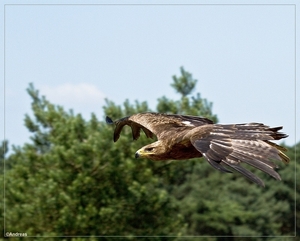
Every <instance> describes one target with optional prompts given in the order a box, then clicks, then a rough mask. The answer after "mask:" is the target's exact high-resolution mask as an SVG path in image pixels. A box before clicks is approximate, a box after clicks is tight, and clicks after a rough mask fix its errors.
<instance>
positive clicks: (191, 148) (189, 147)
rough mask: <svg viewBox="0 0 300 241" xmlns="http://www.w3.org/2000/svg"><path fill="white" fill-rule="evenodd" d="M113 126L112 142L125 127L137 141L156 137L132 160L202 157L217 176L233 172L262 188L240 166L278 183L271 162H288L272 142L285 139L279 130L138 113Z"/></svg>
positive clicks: (256, 180) (108, 119)
mask: <svg viewBox="0 0 300 241" xmlns="http://www.w3.org/2000/svg"><path fill="white" fill-rule="evenodd" d="M106 122H107V123H108V124H115V125H116V127H115V130H114V138H113V139H114V141H115V142H116V141H117V140H118V139H119V137H120V133H121V130H122V128H123V127H124V126H125V125H128V126H130V127H131V129H132V136H133V139H134V140H137V139H138V138H139V136H140V131H141V130H143V131H144V133H145V134H146V136H147V137H150V138H153V137H154V135H156V137H157V141H156V142H153V143H151V144H149V145H146V146H144V147H142V148H141V149H139V150H138V151H137V152H136V153H135V157H136V158H139V157H143V158H149V159H151V160H154V161H164V160H184V159H190V158H199V157H202V156H204V157H205V159H206V160H207V161H208V163H209V164H210V165H212V166H213V167H214V168H216V169H217V170H219V171H221V172H231V171H230V170H228V169H227V168H226V167H229V168H230V169H234V170H236V171H238V172H240V173H241V174H243V175H244V176H245V177H247V178H248V179H250V180H251V181H253V182H255V183H257V184H259V185H261V186H264V183H263V181H262V180H261V179H260V178H258V177H257V176H255V175H254V174H253V173H252V172H250V171H249V170H247V169H245V168H244V167H242V166H241V165H240V163H241V162H244V163H247V164H249V165H251V166H253V167H255V168H258V169H260V170H261V171H263V172H265V173H267V174H269V175H270V176H272V177H274V178H275V179H277V180H281V178H280V176H279V174H278V173H277V172H276V171H275V170H274V169H275V168H277V166H276V165H275V164H274V163H273V162H272V161H271V160H282V161H283V162H285V163H288V162H289V158H288V157H287V156H286V155H285V154H284V153H283V152H284V151H286V149H285V148H284V147H281V146H279V145H277V144H275V143H273V142H271V141H272V140H280V139H282V138H285V137H287V136H288V135H286V134H284V133H281V132H278V131H279V130H281V129H282V127H273V128H270V127H269V126H266V125H264V124H261V123H248V124H225V125H223V124H214V123H213V121H211V120H209V119H206V118H202V117H198V116H188V115H175V114H160V113H152V112H147V113H139V114H134V115H131V116H127V117H124V118H122V119H119V120H116V121H112V120H111V118H109V117H108V116H107V117H106Z"/></svg>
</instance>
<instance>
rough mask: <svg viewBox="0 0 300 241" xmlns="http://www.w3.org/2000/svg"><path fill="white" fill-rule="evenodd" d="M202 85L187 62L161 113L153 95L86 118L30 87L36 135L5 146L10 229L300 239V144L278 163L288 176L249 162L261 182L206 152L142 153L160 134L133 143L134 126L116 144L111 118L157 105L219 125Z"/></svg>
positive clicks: (40, 235)
mask: <svg viewBox="0 0 300 241" xmlns="http://www.w3.org/2000/svg"><path fill="white" fill-rule="evenodd" d="M196 85H197V80H196V79H193V77H192V75H191V74H190V73H188V72H187V71H185V70H184V69H183V68H181V75H180V76H179V77H178V76H173V79H172V83H171V86H170V88H173V89H174V91H176V93H178V99H176V100H172V99H169V98H168V97H167V96H162V97H161V98H159V99H158V100H157V106H156V109H154V110H152V109H150V108H149V106H148V105H147V102H146V101H144V102H140V101H135V102H133V103H132V102H130V101H129V100H125V101H124V103H123V104H122V105H117V104H115V103H114V102H113V101H112V100H106V104H105V106H104V107H103V109H104V116H102V117H100V118H97V117H96V115H95V114H92V115H91V118H90V119H89V120H85V119H83V117H82V116H81V115H80V114H74V113H73V111H69V110H68V111H66V110H65V109H64V108H63V107H62V106H59V105H55V104H53V103H50V102H49V101H48V100H47V99H46V97H44V96H43V95H42V93H41V94H40V93H39V91H38V90H37V89H35V87H34V85H33V84H30V85H29V87H28V89H27V92H28V94H29V95H30V97H31V100H32V103H31V107H32V113H29V114H27V115H26V116H25V119H24V123H25V126H26V128H27V129H28V131H30V132H31V139H30V140H28V142H27V143H25V144H24V145H23V146H13V145H12V147H10V143H9V142H8V141H6V140H3V141H2V145H1V150H0V153H1V156H0V161H1V165H0V168H1V180H3V181H4V185H1V189H2V192H3V194H4V195H3V198H4V204H5V205H1V209H2V210H1V215H2V219H3V220H4V223H2V224H1V225H2V227H1V229H2V233H4V235H5V234H6V233H7V232H12V233H15V232H19V233H26V234H27V236H34V237H36V239H37V240H43V239H44V237H52V238H50V239H53V240H54V239H55V238H54V237H64V238H62V239H64V240H73V239H74V240H75V237H76V236H81V238H80V239H84V236H85V237H86V238H89V239H91V240H116V237H115V236H123V237H122V238H118V239H117V240H125V239H126V240H134V239H136V237H137V236H144V237H143V238H139V239H142V240H190V238H189V237H195V236H199V237H198V238H197V239H196V240H291V239H293V240H295V239H296V240H300V239H299V238H292V237H294V236H295V232H296V231H297V233H299V230H300V219H299V203H296V198H297V200H299V199H300V195H299V194H300V189H299V185H296V183H295V167H298V170H299V163H297V162H296V160H297V159H298V160H299V159H300V158H299V155H300V154H299V152H300V143H298V144H296V145H295V146H285V147H286V148H287V150H288V151H287V155H288V156H289V157H290V159H291V161H290V163H289V164H288V165H286V164H284V163H278V165H279V169H278V172H279V174H280V175H281V177H282V181H276V180H275V179H273V178H272V177H270V176H268V175H267V174H264V173H262V172H261V171H259V170H253V169H251V168H250V167H249V169H250V170H252V171H253V172H255V173H256V174H257V175H258V176H259V177H260V178H262V179H263V180H264V182H265V188H262V187H260V186H258V185H256V184H254V183H251V182H249V181H248V180H246V179H245V178H244V177H243V176H241V175H240V174H237V173H233V174H224V173H221V172H218V171H217V170H215V169H213V168H212V167H211V166H210V165H209V164H208V163H207V162H206V161H205V160H204V159H203V158H200V159H192V160H185V161H167V162H153V161H150V160H147V159H135V158H134V153H135V151H136V150H138V149H139V148H140V147H142V146H144V145H146V144H149V143H150V142H152V141H153V140H151V139H147V138H146V136H145V135H143V133H141V137H140V139H139V140H137V141H133V140H132V135H131V130H130V128H129V127H126V128H125V129H124V130H123V132H122V135H121V137H120V139H119V141H118V142H116V143H114V142H113V128H114V127H113V126H112V125H107V124H106V123H105V116H106V115H108V116H110V117H111V118H112V119H114V120H115V119H119V118H122V117H124V116H128V115H131V114H134V113H138V112H146V111H155V112H162V113H174V114H187V115H196V116H203V117H207V118H210V119H212V120H213V121H215V122H218V116H217V114H214V113H213V111H212V103H211V102H210V101H208V100H206V99H205V98H202V97H201V94H200V93H194V91H195V88H196ZM99 108H101V107H99ZM95 112H97V110H95ZM265 124H268V123H265ZM12 144H13V143H12ZM281 144H282V143H281ZM283 145H284V144H283ZM8 148H11V150H10V152H9V154H8ZM296 210H297V211H296ZM296 221H297V222H296ZM99 236H102V237H99ZM150 236H151V237H150ZM68 237H69V238H68ZM71 237H73V238H71ZM167 237H168V238H167ZM278 237H280V239H278ZM14 239H18V238H14Z"/></svg>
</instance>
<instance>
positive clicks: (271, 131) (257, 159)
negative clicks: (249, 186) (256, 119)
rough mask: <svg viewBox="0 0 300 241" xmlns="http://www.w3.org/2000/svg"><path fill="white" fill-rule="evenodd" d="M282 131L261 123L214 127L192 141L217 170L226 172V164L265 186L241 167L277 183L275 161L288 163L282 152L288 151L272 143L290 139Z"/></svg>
mask: <svg viewBox="0 0 300 241" xmlns="http://www.w3.org/2000/svg"><path fill="white" fill-rule="evenodd" d="M280 129H281V127H275V128H269V127H268V126H265V125H263V124H260V123H257V124H256V123H250V124H236V125H211V126H210V127H209V128H207V127H206V126H203V127H198V128H195V129H194V130H193V131H192V132H191V134H190V139H191V143H192V144H193V145H194V147H195V148H196V149H197V150H198V151H200V152H201V153H202V154H203V156H204V157H205V158H206V159H207V161H208V162H209V163H210V164H211V165H212V166H213V167H214V168H216V169H217V170H219V171H224V169H226V168H224V167H222V168H221V166H222V164H225V165H226V166H229V167H230V168H233V169H234V170H236V171H238V172H239V173H241V174H243V175H244V176H245V177H247V178H248V179H249V180H251V181H253V182H255V183H257V184H259V185H261V186H263V182H262V181H261V179H259V178H258V177H256V176H255V175H254V174H253V173H252V172H250V171H248V170H247V169H245V168H244V167H242V166H241V165H240V163H241V162H244V163H246V164H248V165H251V166H253V167H255V168H257V169H259V170H261V171H263V172H265V173H267V174H269V175H270V176H272V177H274V178H275V179H277V180H281V178H280V175H279V174H278V173H277V172H276V171H275V168H277V165H275V163H273V162H272V161H271V160H282V161H283V162H288V160H289V158H288V157H287V156H286V155H285V154H284V153H283V152H282V151H284V148H283V147H281V146H279V145H277V144H275V143H273V142H271V141H270V140H277V139H280V138H283V137H286V135H285V134H283V133H280V132H277V131H278V130H280Z"/></svg>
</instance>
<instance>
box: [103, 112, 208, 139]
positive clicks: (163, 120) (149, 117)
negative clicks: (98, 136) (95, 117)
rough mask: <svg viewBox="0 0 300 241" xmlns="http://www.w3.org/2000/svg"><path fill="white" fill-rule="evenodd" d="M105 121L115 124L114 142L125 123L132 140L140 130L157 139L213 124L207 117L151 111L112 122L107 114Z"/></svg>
mask: <svg viewBox="0 0 300 241" xmlns="http://www.w3.org/2000/svg"><path fill="white" fill-rule="evenodd" d="M106 122H107V123H108V124H113V123H114V124H115V125H116V128H115V131H114V141H115V142H116V141H117V140H118V139H119V137H120V133H121V131H122V129H123V127H124V126H125V125H128V126H130V127H131V129H132V137H133V139H134V140H137V139H138V138H139V136H140V131H141V130H143V131H144V132H145V134H146V136H147V137H150V138H153V135H156V136H157V138H158V139H162V138H166V137H169V136H170V135H171V136H172V135H174V134H177V133H178V131H183V130H190V129H193V128H195V127H197V126H202V125H205V124H213V121H211V120H209V119H207V118H202V117H197V116H188V115H172V114H161V113H153V112H146V113H138V114H134V115H131V116H127V117H124V118H122V119H119V120H116V121H114V122H113V121H112V120H111V119H110V118H109V117H108V116H107V117H106Z"/></svg>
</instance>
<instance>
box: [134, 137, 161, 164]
mask: <svg viewBox="0 0 300 241" xmlns="http://www.w3.org/2000/svg"><path fill="white" fill-rule="evenodd" d="M165 155H166V150H165V146H164V145H161V143H160V141H156V142H154V143H151V144H149V145H147V146H144V147H142V148H141V149H139V150H138V151H137V152H136V153H135V158H148V159H151V160H162V158H163V157H164V156H165Z"/></svg>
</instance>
